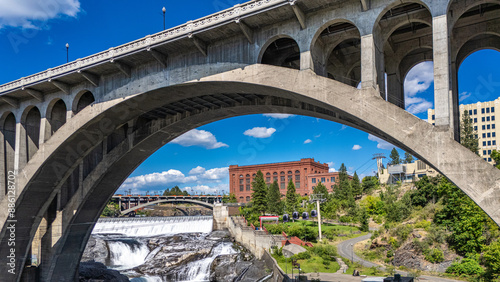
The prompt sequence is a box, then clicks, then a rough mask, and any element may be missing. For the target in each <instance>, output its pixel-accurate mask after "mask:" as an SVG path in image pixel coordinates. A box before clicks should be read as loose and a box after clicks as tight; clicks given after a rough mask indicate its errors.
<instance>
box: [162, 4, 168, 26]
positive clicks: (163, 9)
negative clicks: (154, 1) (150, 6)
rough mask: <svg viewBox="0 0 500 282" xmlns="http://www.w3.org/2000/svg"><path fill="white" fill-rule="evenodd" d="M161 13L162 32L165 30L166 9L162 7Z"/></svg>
mask: <svg viewBox="0 0 500 282" xmlns="http://www.w3.org/2000/svg"><path fill="white" fill-rule="evenodd" d="M161 11H162V12H163V30H165V12H166V11H167V9H165V7H163V8H162V9H161Z"/></svg>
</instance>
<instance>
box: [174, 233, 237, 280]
mask: <svg viewBox="0 0 500 282" xmlns="http://www.w3.org/2000/svg"><path fill="white" fill-rule="evenodd" d="M232 245H233V244H232V243H228V242H226V243H221V244H219V245H217V246H216V247H215V248H214V249H213V250H212V253H211V254H210V256H209V257H206V258H204V259H201V260H197V261H192V262H190V263H188V264H187V265H186V266H185V271H184V273H180V275H179V277H180V279H183V280H181V281H208V279H209V275H210V265H211V264H212V262H213V261H214V260H215V258H216V257H217V256H220V255H230V254H235V253H236V251H235V250H234V249H233V247H232Z"/></svg>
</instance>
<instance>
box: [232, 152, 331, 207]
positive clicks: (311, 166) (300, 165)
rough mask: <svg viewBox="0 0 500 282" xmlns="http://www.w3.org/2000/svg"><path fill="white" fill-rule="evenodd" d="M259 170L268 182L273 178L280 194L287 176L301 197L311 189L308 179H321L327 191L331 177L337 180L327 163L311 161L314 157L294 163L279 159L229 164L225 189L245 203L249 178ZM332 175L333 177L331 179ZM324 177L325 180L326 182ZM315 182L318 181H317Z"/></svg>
mask: <svg viewBox="0 0 500 282" xmlns="http://www.w3.org/2000/svg"><path fill="white" fill-rule="evenodd" d="M259 170H260V171H262V173H263V174H264V180H265V181H266V183H267V184H268V185H270V184H271V183H273V182H274V180H276V181H277V182H278V185H279V186H280V190H281V194H282V195H285V194H286V187H287V185H288V182H289V180H290V179H293V182H294V183H295V189H296V190H297V193H299V194H300V195H302V196H307V195H310V194H311V193H312V191H313V186H315V185H312V184H313V183H312V181H313V180H312V178H311V176H315V175H318V176H315V177H316V178H317V179H321V178H323V177H324V178H325V182H324V184H325V185H326V187H327V188H328V190H331V188H330V186H331V185H332V183H331V180H332V179H338V173H337V172H333V173H329V172H328V170H329V167H328V165H327V164H322V163H320V162H316V161H314V159H311V158H308V159H301V160H300V161H294V162H282V163H272V164H260V165H247V166H238V165H231V166H229V191H230V193H233V194H234V195H236V199H238V202H240V203H245V202H249V201H250V200H251V197H252V181H253V179H254V177H255V175H256V173H257V171H259ZM332 177H333V178H332ZM326 178H328V181H326ZM318 182H319V181H318Z"/></svg>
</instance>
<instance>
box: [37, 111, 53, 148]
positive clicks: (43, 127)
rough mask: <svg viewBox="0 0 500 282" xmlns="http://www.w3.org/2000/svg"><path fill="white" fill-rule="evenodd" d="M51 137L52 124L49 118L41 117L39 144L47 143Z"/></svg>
mask: <svg viewBox="0 0 500 282" xmlns="http://www.w3.org/2000/svg"><path fill="white" fill-rule="evenodd" d="M50 137H51V132H50V124H49V121H48V120H47V118H45V117H43V118H41V119H40V138H38V139H39V141H38V144H40V146H41V145H42V144H43V143H45V141H47V140H48V139H49V138H50Z"/></svg>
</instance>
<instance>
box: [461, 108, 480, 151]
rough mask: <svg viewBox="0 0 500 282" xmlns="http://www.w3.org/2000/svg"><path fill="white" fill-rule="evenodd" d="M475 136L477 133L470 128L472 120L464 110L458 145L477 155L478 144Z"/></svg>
mask: <svg viewBox="0 0 500 282" xmlns="http://www.w3.org/2000/svg"><path fill="white" fill-rule="evenodd" d="M476 136H477V133H476V132H475V131H474V128H473V127H472V119H471V118H470V116H469V112H468V111H467V110H464V114H463V116H462V122H461V123H460V144H462V145H463V146H464V147H465V148H467V149H469V150H471V151H472V152H474V153H475V154H477V155H479V142H478V140H477V137H476Z"/></svg>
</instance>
